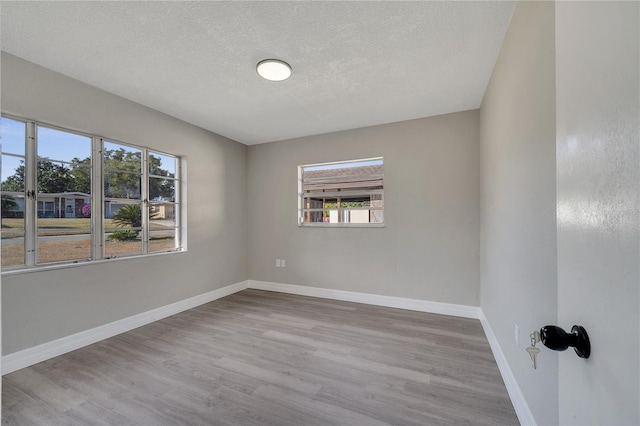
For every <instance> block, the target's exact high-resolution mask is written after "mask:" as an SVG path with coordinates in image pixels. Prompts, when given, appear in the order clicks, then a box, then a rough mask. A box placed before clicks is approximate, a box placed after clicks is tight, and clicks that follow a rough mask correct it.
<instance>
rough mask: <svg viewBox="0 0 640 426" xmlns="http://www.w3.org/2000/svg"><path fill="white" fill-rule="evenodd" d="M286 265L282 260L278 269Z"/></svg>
mask: <svg viewBox="0 0 640 426" xmlns="http://www.w3.org/2000/svg"><path fill="white" fill-rule="evenodd" d="M285 265H286V263H285V262H284V259H282V260H280V267H282V268H284V267H285Z"/></svg>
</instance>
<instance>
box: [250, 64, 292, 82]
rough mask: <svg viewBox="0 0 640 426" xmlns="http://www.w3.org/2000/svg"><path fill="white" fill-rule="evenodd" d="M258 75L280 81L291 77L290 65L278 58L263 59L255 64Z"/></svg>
mask: <svg viewBox="0 0 640 426" xmlns="http://www.w3.org/2000/svg"><path fill="white" fill-rule="evenodd" d="M256 71H257V72H258V75H259V76H260V77H262V78H264V79H266V80H270V81H282V80H286V79H288V78H289V77H291V66H290V65H289V64H288V63H286V62H284V61H281V60H279V59H265V60H264V61H260V62H258V65H257V66H256Z"/></svg>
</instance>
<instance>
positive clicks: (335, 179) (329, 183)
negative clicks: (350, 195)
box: [303, 164, 384, 191]
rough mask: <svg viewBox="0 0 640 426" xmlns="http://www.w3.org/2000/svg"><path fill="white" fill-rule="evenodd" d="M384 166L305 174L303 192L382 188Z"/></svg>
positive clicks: (306, 172)
mask: <svg viewBox="0 0 640 426" xmlns="http://www.w3.org/2000/svg"><path fill="white" fill-rule="evenodd" d="M383 179H384V166H383V165H382V164H380V165H374V166H359V167H345V168H335V169H326V170H310V171H305V172H304V188H303V191H322V190H327V189H339V188H341V189H349V188H352V189H355V188H382V186H383Z"/></svg>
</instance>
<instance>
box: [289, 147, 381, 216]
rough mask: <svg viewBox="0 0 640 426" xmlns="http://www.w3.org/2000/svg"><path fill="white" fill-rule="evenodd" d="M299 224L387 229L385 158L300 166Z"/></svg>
mask: <svg viewBox="0 0 640 426" xmlns="http://www.w3.org/2000/svg"><path fill="white" fill-rule="evenodd" d="M298 225H299V226H320V227H323V226H324V227H332V226H333V227H336V226H338V227H367V226H369V227H381V226H384V159H383V158H382V157H378V158H368V159H362V160H351V161H340V162H334V163H322V164H309V165H304V166H298Z"/></svg>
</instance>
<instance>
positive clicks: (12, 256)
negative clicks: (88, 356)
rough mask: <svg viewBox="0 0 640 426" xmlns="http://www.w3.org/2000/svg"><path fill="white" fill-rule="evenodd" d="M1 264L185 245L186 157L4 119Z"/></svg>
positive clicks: (24, 264)
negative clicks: (183, 164)
mask: <svg viewBox="0 0 640 426" xmlns="http://www.w3.org/2000/svg"><path fill="white" fill-rule="evenodd" d="M0 138H1V139H0V143H1V145H0V146H1V147H2V151H1V153H2V181H1V192H2V231H1V233H2V268H3V269H21V268H25V267H34V266H39V265H47V264H56V263H65V262H73V263H78V262H83V261H89V260H99V259H110V258H115V257H121V256H132V255H140V254H147V253H156V252H168V251H179V250H181V249H182V246H181V242H180V240H181V239H180V229H181V223H180V214H179V211H180V197H179V189H180V178H179V176H180V173H179V167H180V158H179V157H176V156H173V155H170V154H167V153H159V152H155V151H151V150H148V149H145V148H142V147H135V146H132V145H126V144H122V143H119V142H114V141H109V140H104V139H102V138H100V137H97V136H92V135H86V134H80V133H77V132H72V131H69V130H66V129H60V128H54V127H52V126H47V125H42V124H39V123H37V122H34V121H29V120H20V119H15V118H10V117H4V116H3V117H2V118H1V119H0Z"/></svg>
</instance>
